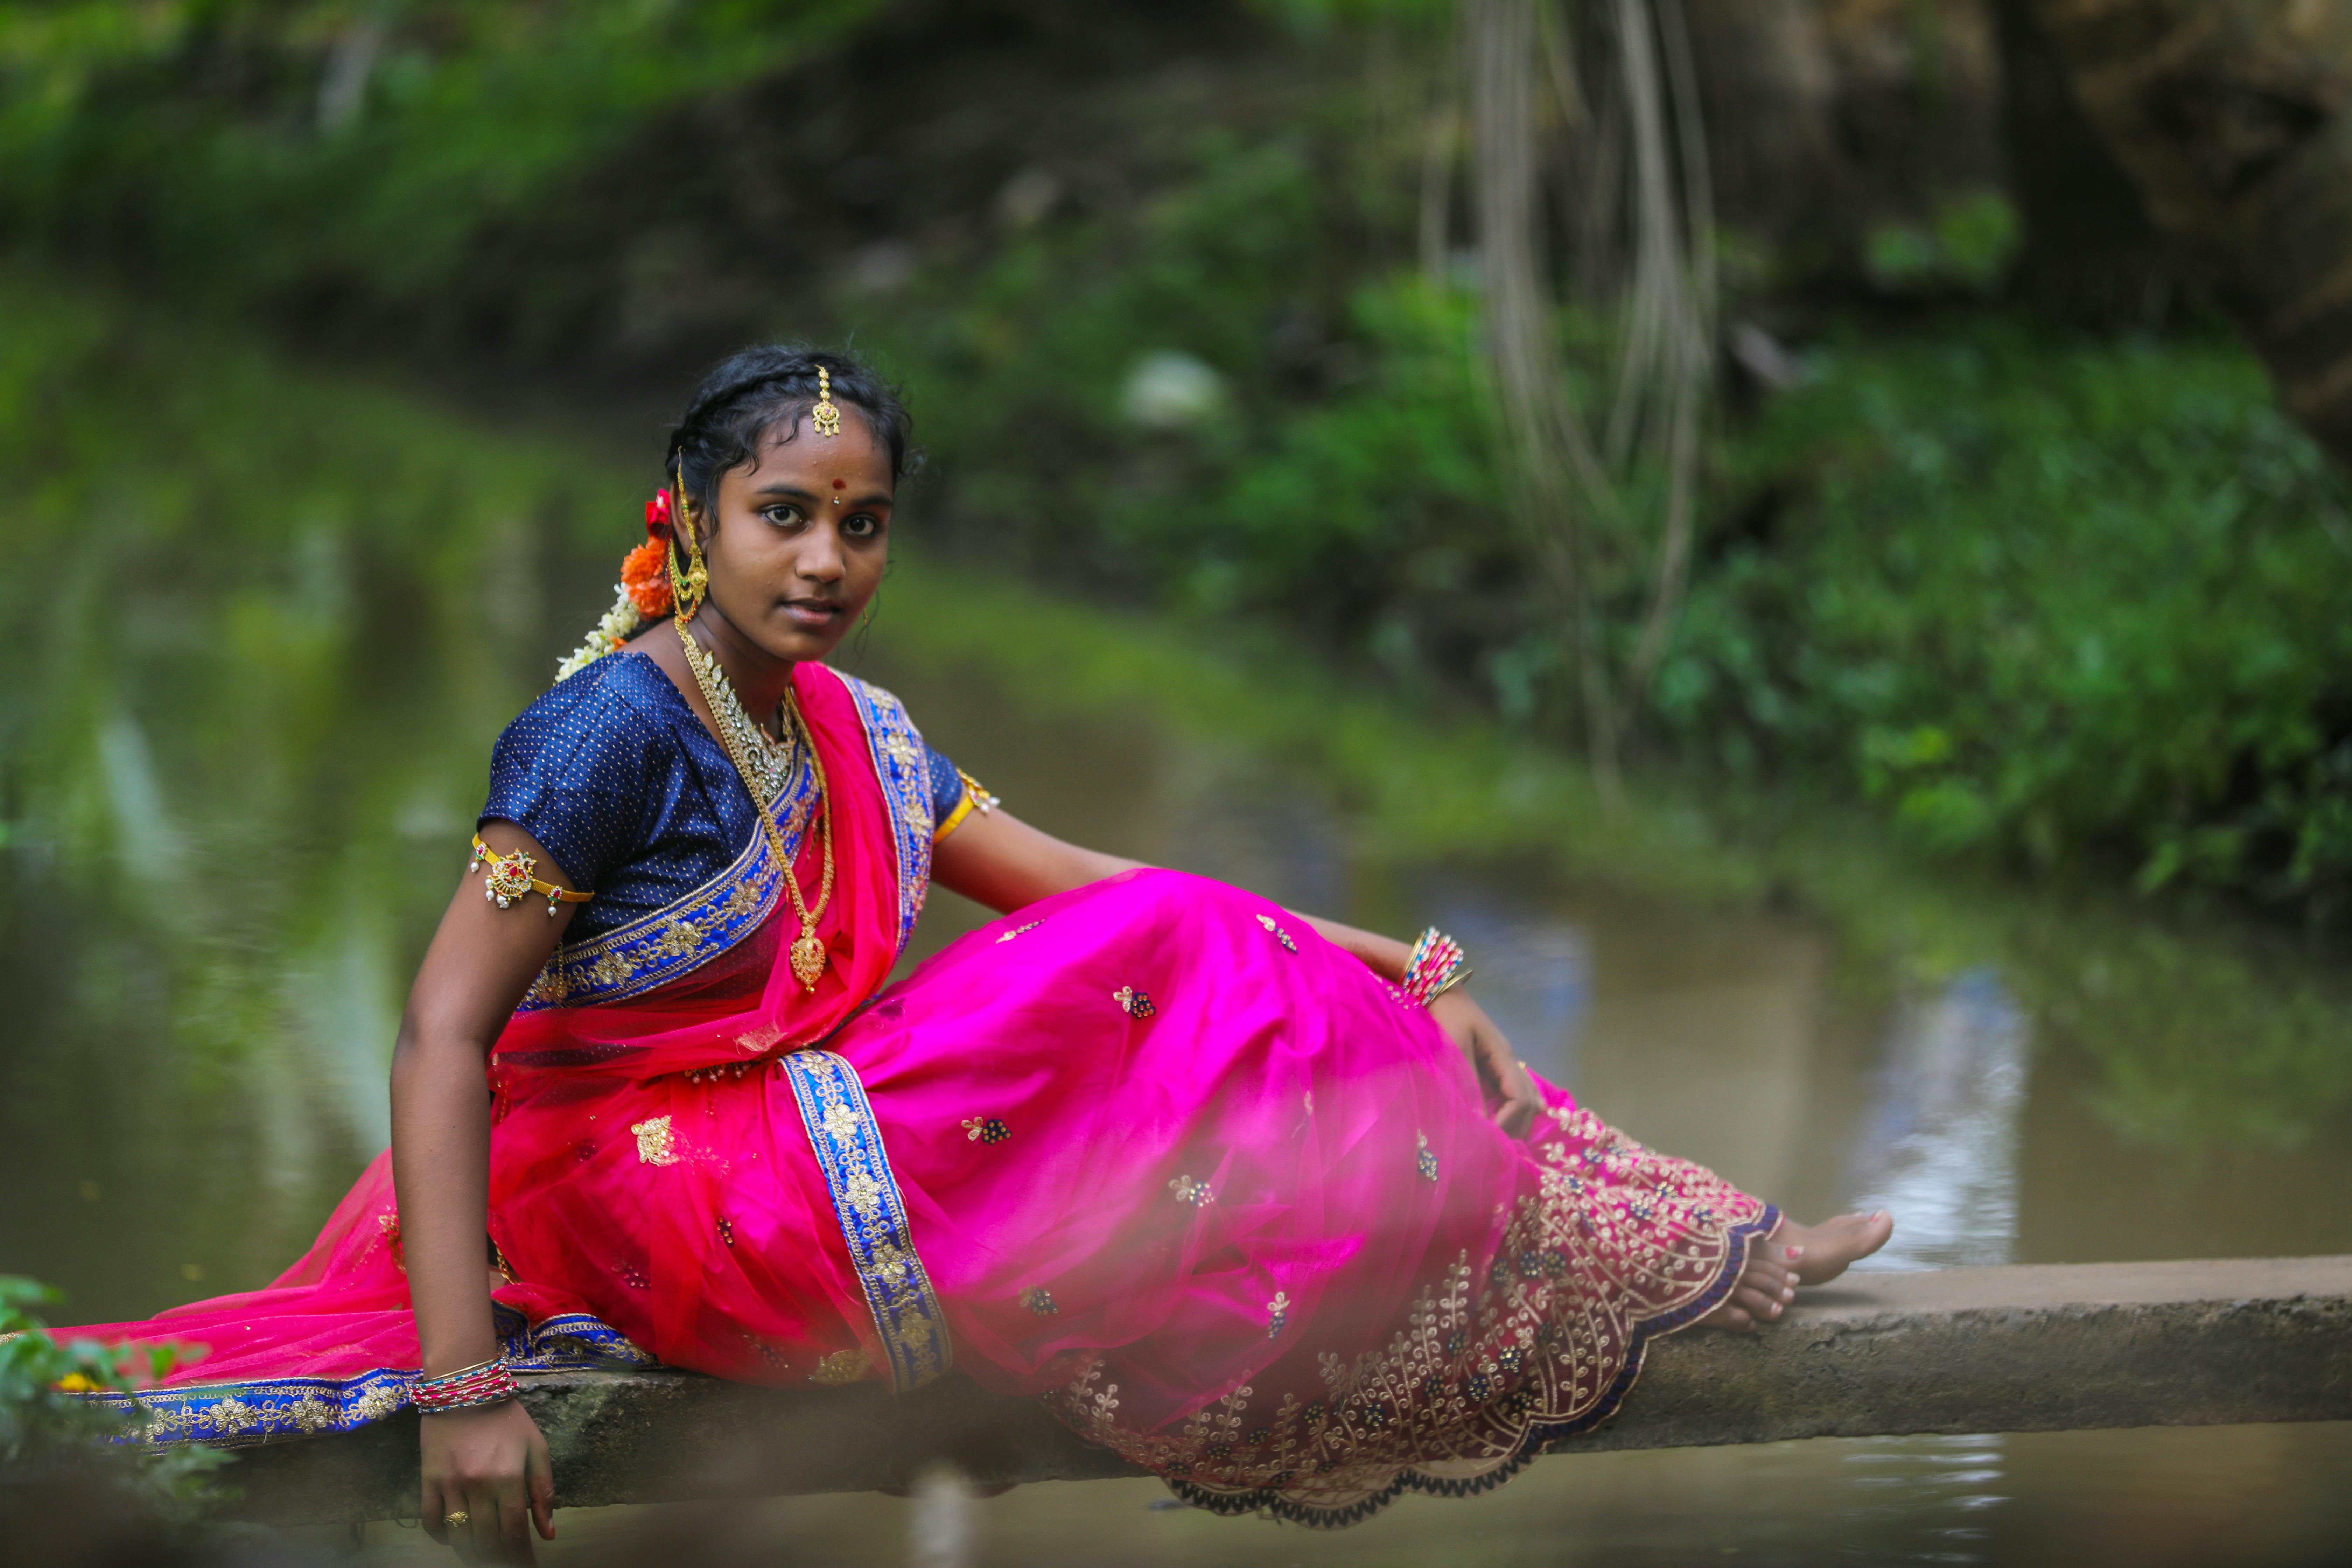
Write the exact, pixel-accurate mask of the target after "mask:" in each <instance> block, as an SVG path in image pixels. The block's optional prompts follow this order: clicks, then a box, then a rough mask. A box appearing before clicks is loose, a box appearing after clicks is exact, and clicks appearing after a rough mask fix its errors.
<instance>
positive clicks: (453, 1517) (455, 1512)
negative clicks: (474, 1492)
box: [441, 1508, 474, 1525]
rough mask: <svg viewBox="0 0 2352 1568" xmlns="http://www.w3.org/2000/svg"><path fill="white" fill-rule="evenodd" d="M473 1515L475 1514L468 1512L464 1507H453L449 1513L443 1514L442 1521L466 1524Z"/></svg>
mask: <svg viewBox="0 0 2352 1568" xmlns="http://www.w3.org/2000/svg"><path fill="white" fill-rule="evenodd" d="M473 1517H474V1516H473V1515H472V1514H470V1513H467V1511H466V1510H464V1509H462V1508H457V1509H451V1510H449V1511H448V1512H447V1513H445V1514H443V1515H442V1516H441V1522H442V1523H444V1524H449V1525H457V1524H464V1523H466V1522H467V1521H469V1520H471V1519H472V1518H473Z"/></svg>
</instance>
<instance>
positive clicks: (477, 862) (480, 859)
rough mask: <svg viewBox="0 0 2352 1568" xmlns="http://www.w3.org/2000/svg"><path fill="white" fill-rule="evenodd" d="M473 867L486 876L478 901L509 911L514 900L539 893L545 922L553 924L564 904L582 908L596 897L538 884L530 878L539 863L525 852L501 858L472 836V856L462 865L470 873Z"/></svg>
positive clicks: (535, 879)
mask: <svg viewBox="0 0 2352 1568" xmlns="http://www.w3.org/2000/svg"><path fill="white" fill-rule="evenodd" d="M477 866H487V867H488V868H489V872H490V874H489V875H488V877H485V878H484V879H482V897H484V898H485V899H488V900H489V901H490V902H492V903H494V904H496V905H498V906H499V908H500V909H502V910H504V909H511V908H513V907H514V901H515V900H517V899H527V898H529V897H530V895H531V894H533V893H539V894H541V895H543V896H544V897H545V898H546V900H547V918H548V919H549V920H553V919H554V918H555V911H556V910H559V909H562V907H563V906H564V905H565V904H584V903H586V902H587V901H588V900H591V899H593V898H594V897H595V896H596V895H595V894H593V893H575V892H573V891H572V889H569V888H559V887H557V886H556V885H555V884H554V883H552V882H542V881H541V880H540V879H538V878H536V877H534V876H532V875H531V873H532V872H533V871H536V870H538V869H539V861H538V860H537V858H534V857H533V856H532V855H531V853H530V851H529V850H527V849H518V850H516V851H515V852H514V853H513V854H511V855H501V854H499V852H498V851H497V850H495V849H493V848H491V847H489V846H488V845H487V844H485V843H483V842H482V836H481V835H480V834H478V833H477V834H475V835H474V854H473V858H471V859H469V860H467V862H466V869H467V870H468V871H470V870H472V869H473V868H475V867H477Z"/></svg>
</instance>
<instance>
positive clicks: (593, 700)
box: [491, 652, 697, 790]
mask: <svg viewBox="0 0 2352 1568" xmlns="http://www.w3.org/2000/svg"><path fill="white" fill-rule="evenodd" d="M681 720H682V721H685V722H687V723H694V722H697V721H696V720H695V717H694V710H692V709H690V708H688V707H687V705H686V701H685V699H683V698H681V697H680V696H679V695H678V694H677V687H676V686H675V685H673V684H672V683H671V681H670V679H669V677H668V676H667V675H665V674H664V673H662V668H661V666H659V665H657V664H656V663H655V662H654V661H653V660H652V659H650V658H646V656H645V655H643V654H632V653H627V652H621V653H614V654H608V655H606V656H605V657H604V658H600V659H598V660H597V661H596V662H595V663H593V664H591V665H588V666H586V667H584V668H581V669H578V670H575V671H574V672H573V673H572V674H571V675H569V676H567V677H565V678H564V679H562V680H559V681H557V682H556V683H555V684H554V685H553V686H551V687H550V688H548V689H546V690H545V691H542V692H541V693H540V695H539V697H538V699H537V700H535V701H533V702H532V703H531V705H530V707H528V708H526V709H524V710H522V711H521V712H520V713H519V714H517V715H516V716H515V719H514V721H513V722H512V723H509V725H508V726H507V727H506V730H505V731H504V732H503V733H502V734H500V735H499V743H498V748H497V751H496V752H495V754H494V760H493V763H492V766H491V771H492V773H494V774H495V773H500V772H504V771H506V770H508V769H509V768H520V769H526V770H528V771H530V772H532V773H543V774H549V773H551V774H552V775H554V776H552V777H550V778H549V781H548V782H550V783H555V782H558V781H559V780H561V782H562V783H565V784H570V785H572V787H575V788H583V789H608V790H609V789H614V788H617V787H626V786H627V784H630V783H632V782H634V781H633V780H630V779H627V778H625V777H624V776H621V775H620V774H617V773H615V770H624V771H627V770H633V769H634V768H635V767H638V766H642V765H643V764H645V763H651V762H654V761H656V760H657V759H664V758H667V757H671V756H674V755H676V754H677V752H678V750H679V746H678V739H677V730H678V724H679V722H680V721H681ZM567 775H568V776H567Z"/></svg>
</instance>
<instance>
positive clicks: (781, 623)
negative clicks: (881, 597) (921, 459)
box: [697, 403, 893, 662]
mask: <svg viewBox="0 0 2352 1568" xmlns="http://www.w3.org/2000/svg"><path fill="white" fill-rule="evenodd" d="M892 493H893V486H892V482H891V478H890V454H889V452H888V451H887V449H886V448H885V447H883V446H882V444H881V443H880V442H878V441H877V440H875V439H874V435H873V432H872V431H871V430H869V429H867V428H866V419H865V416H864V413H863V411H861V410H860V409H858V408H856V406H854V405H850V404H846V403H845V404H842V405H841V434H840V435H838V436H820V435H818V434H817V432H816V427H815V426H814V425H812V424H811V423H810V422H809V420H808V418H807V416H802V418H801V422H800V425H799V426H798V427H797V428H796V429H793V428H789V427H787V428H780V429H777V430H774V431H772V432H770V434H769V435H768V436H767V437H764V438H763V439H762V440H761V443H760V446H759V447H758V448H757V450H756V451H755V452H754V453H753V455H752V458H751V461H750V462H749V463H746V464H743V465H742V466H740V467H739V468H731V469H730V470H729V471H728V472H726V473H725V474H722V475H721V476H719V507H718V519H717V524H716V526H715V527H713V526H712V523H711V521H709V520H708V519H698V520H697V521H698V524H699V525H700V527H701V530H702V534H703V545H702V547H703V551H704V553H705V555H706V557H707V558H708V560H709V568H710V596H709V602H710V604H711V605H712V606H713V607H715V608H716V609H717V610H718V611H719V615H720V616H723V617H724V618H725V619H726V621H727V623H728V624H729V625H730V626H733V627H734V628H735V629H736V630H737V631H739V632H740V633H741V634H742V635H743V636H744V637H747V638H749V639H750V640H751V642H752V643H753V644H755V645H757V646H758V647H760V649H761V651H763V652H765V653H767V654H769V655H771V656H772V657H773V658H778V659H782V660H786V661H793V662H796V661H798V660H801V659H812V658H824V656H825V655H827V654H829V653H831V652H832V651H833V650H834V648H835V646H836V645H838V644H839V643H840V641H841V639H842V638H843V637H845V636H846V635H847V633H848V631H849V628H850V627H851V626H854V625H856V621H857V617H858V616H859V615H861V614H862V613H864V611H865V609H866V602H867V601H868V600H870V599H872V598H873V597H874V590H875V589H876V588H877V587H879V586H880V585H881V583H882V569H883V568H884V567H885V566H886V565H887V564H888V563H889V553H890V545H889V533H890V503H891V500H892Z"/></svg>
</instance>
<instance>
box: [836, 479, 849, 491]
mask: <svg viewBox="0 0 2352 1568" xmlns="http://www.w3.org/2000/svg"><path fill="white" fill-rule="evenodd" d="M833 488H834V489H837V490H845V489H848V488H849V481H848V480H847V479H835V480H834V481H833Z"/></svg>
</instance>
